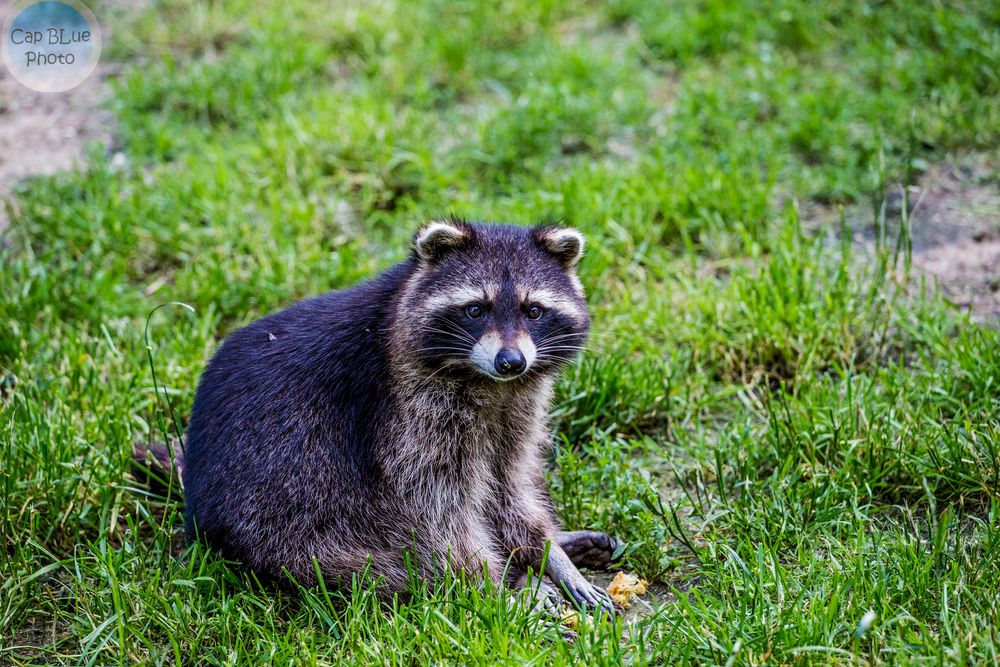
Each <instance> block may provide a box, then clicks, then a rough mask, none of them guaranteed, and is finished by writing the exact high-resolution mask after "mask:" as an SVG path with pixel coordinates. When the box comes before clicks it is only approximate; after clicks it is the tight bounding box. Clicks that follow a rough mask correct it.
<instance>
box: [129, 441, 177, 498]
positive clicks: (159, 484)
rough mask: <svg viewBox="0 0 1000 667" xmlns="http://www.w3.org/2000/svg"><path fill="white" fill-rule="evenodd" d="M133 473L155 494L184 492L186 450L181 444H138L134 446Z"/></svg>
mask: <svg viewBox="0 0 1000 667" xmlns="http://www.w3.org/2000/svg"><path fill="white" fill-rule="evenodd" d="M132 461H133V463H132V472H133V474H134V475H135V477H136V479H138V480H139V481H140V482H144V483H145V484H147V485H148V486H149V489H150V490H151V491H153V492H155V493H160V494H167V493H169V492H173V493H175V494H176V493H178V492H183V491H184V475H183V473H184V448H183V446H181V445H180V444H179V443H177V444H172V445H168V444H167V443H165V442H155V443H152V444H145V443H141V442H140V443H136V444H135V445H133V446H132Z"/></svg>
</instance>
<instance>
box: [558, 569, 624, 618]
mask: <svg viewBox="0 0 1000 667" xmlns="http://www.w3.org/2000/svg"><path fill="white" fill-rule="evenodd" d="M562 587H563V590H564V591H565V592H566V596H567V597H568V598H569V599H570V601H571V602H573V603H574V604H575V605H576V606H577V607H580V608H584V609H593V610H596V611H602V612H604V613H606V614H607V615H608V616H615V615H616V614H617V613H618V610H617V609H616V608H615V603H614V602H612V600H611V597H610V596H609V595H608V594H607V593H606V592H605V591H604V590H603V589H602V588H600V587H598V586H595V585H594V584H592V583H590V582H589V581H587V580H586V579H584V578H583V577H580V578H579V580H576V581H573V582H568V581H564V582H562Z"/></svg>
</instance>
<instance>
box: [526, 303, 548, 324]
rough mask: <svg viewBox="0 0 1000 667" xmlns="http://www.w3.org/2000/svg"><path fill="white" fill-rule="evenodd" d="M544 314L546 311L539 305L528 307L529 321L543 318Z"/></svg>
mask: <svg viewBox="0 0 1000 667" xmlns="http://www.w3.org/2000/svg"><path fill="white" fill-rule="evenodd" d="M543 312H544V311H543V310H542V307H541V306H539V305H538V304H532V305H530V306H528V319H529V320H537V319H538V318H539V317H541V316H542V313H543Z"/></svg>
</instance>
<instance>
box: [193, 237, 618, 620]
mask: <svg viewBox="0 0 1000 667" xmlns="http://www.w3.org/2000/svg"><path fill="white" fill-rule="evenodd" d="M583 246H584V239H583V236H582V235H581V234H580V233H579V232H577V231H576V230H574V229H571V228H566V227H535V228H528V227H520V226H513V225H487V224H473V223H469V222H466V221H463V220H458V219H449V220H441V221H433V222H430V223H428V224H426V225H425V226H424V227H422V228H421V229H420V230H419V231H418V232H417V234H416V235H415V237H414V241H413V249H412V253H411V255H410V257H409V258H408V259H407V260H405V261H404V262H402V263H400V264H398V265H396V266H394V267H392V268H390V269H389V270H388V271H386V272H385V273H383V274H382V275H380V276H378V277H376V278H375V279H373V280H371V281H370V282H367V283H364V284H361V285H359V286H357V287H354V288H352V289H348V290H344V291H335V292H331V293H328V294H325V295H323V296H319V297H316V298H312V299H309V300H306V301H302V302H300V303H298V304H296V305H294V306H292V307H291V308H289V309H287V310H285V311H283V312H279V313H277V314H275V315H271V316H269V317H265V318H263V319H261V320H258V321H256V322H254V323H252V324H250V325H248V326H247V327H245V328H243V329H241V330H239V331H237V332H235V333H233V334H232V335H230V336H229V337H228V339H227V340H226V341H225V342H224V343H223V345H222V346H221V348H220V349H219V350H218V352H217V353H216V354H215V356H214V358H213V359H212V360H211V362H210V363H209V364H208V366H207V368H206V370H205V371H204V374H203V375H202V378H201V381H200V383H199V386H198V389H197V394H196V397H195V401H194V406H193V410H192V414H191V419H190V424H189V426H188V429H187V434H186V439H187V442H186V447H185V451H184V453H183V461H182V464H183V473H182V474H183V478H182V481H183V487H184V495H185V503H186V506H185V521H186V530H187V532H188V534H189V536H190V537H191V538H192V539H194V538H199V539H202V540H204V541H205V542H207V543H208V544H209V545H210V546H211V547H214V548H215V549H217V550H218V551H219V552H221V553H222V554H224V555H225V556H227V557H229V558H233V559H236V560H239V561H241V562H242V563H243V564H244V565H245V566H247V567H248V568H249V569H250V570H252V571H253V572H254V573H256V575H257V576H258V577H259V578H261V579H262V580H271V581H282V580H285V579H286V577H287V576H289V575H290V576H291V577H294V579H295V580H296V581H298V582H299V583H304V584H307V585H308V584H314V583H316V580H317V570H318V572H319V576H321V577H322V578H323V579H324V581H325V582H332V583H338V582H344V581H345V580H347V581H349V580H350V578H351V577H352V576H353V575H357V574H359V573H362V572H367V573H369V576H372V577H374V578H377V580H378V581H379V582H380V583H379V590H380V591H383V592H387V593H403V592H405V591H406V590H407V589H408V588H409V586H410V580H411V571H412V570H413V568H414V564H416V565H415V567H416V569H417V572H418V573H419V574H420V575H421V576H422V577H424V578H426V579H429V578H432V577H434V576H436V574H437V573H438V572H440V569H441V568H442V567H448V568H453V569H456V570H458V569H461V570H464V571H465V572H466V573H470V574H472V575H474V576H477V577H478V576H482V577H489V578H490V579H491V580H492V581H493V582H494V583H495V584H497V585H508V586H511V587H513V588H521V587H524V586H526V585H527V582H528V576H527V573H528V572H529V571H531V570H534V571H536V572H537V571H538V569H539V567H540V566H541V564H542V561H543V556H545V558H544V562H545V565H544V574H545V575H546V576H547V580H537V579H534V580H533V583H532V585H533V586H535V585H537V586H539V588H538V589H535V590H536V592H541V594H542V595H543V597H545V598H546V599H547V600H548V601H549V602H547V603H546V604H550V603H554V601H555V600H556V599H558V598H559V593H557V592H556V590H555V589H554V588H553V586H552V585H551V584H554V585H555V587H557V588H558V589H559V590H560V591H561V592H562V593H563V594H565V595H566V596H568V597H569V599H570V600H571V601H573V602H574V603H576V604H577V605H580V606H587V607H592V608H602V609H604V610H606V611H608V612H610V613H613V611H614V608H613V604H612V602H611V600H610V599H609V597H608V596H607V594H606V593H605V592H604V591H603V590H601V589H600V588H597V587H595V586H593V585H592V584H590V583H589V582H588V581H587V580H586V579H585V578H584V577H583V576H582V575H581V573H580V571H579V570H578V569H577V566H581V565H582V566H589V567H606V566H608V564H609V563H610V561H611V559H612V556H613V554H614V552H615V551H616V549H617V548H618V547H619V544H620V543H619V542H618V540H616V539H614V538H612V537H610V536H608V535H605V534H602V533H597V532H591V531H576V532H561V531H559V529H558V526H557V521H556V518H555V515H554V512H553V509H552V505H551V502H550V500H549V497H548V494H547V491H546V488H545V484H544V480H543V476H542V471H543V468H544V452H545V449H546V447H547V446H548V445H549V444H550V441H551V435H550V433H549V432H548V430H547V406H548V404H549V401H550V399H551V396H552V386H553V381H554V378H555V377H556V375H557V373H558V372H559V370H560V369H561V368H562V367H563V366H564V365H565V364H566V363H567V362H568V361H570V360H571V359H572V358H573V356H574V354H575V353H576V352H577V351H578V349H579V348H580V347H581V345H582V344H583V342H584V341H585V339H586V336H587V332H588V327H589V318H588V314H587V309H586V304H585V301H584V297H583V289H582V287H581V284H580V281H579V279H578V278H577V275H576V266H577V262H578V261H579V259H580V257H581V255H582V254H583ZM505 572H506V578H505ZM549 582H551V583H549Z"/></svg>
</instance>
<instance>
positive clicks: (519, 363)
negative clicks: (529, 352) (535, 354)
mask: <svg viewBox="0 0 1000 667" xmlns="http://www.w3.org/2000/svg"><path fill="white" fill-rule="evenodd" d="M527 365H528V362H527V361H525V360H524V355H523V354H521V352H520V351H519V350H512V349H510V348H507V347H505V348H503V349H502V350H500V352H498V353H497V358H496V359H494V360H493V368H495V369H497V373H499V374H500V375H503V376H505V377H509V376H511V375H519V374H520V373H522V372H523V371H524V369H525V367H526V366H527Z"/></svg>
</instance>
